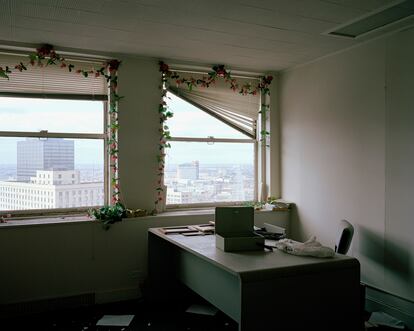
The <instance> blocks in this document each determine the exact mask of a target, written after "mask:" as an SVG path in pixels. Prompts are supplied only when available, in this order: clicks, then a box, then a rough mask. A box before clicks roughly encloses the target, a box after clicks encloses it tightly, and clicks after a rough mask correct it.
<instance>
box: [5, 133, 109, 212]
mask: <svg viewBox="0 0 414 331" xmlns="http://www.w3.org/2000/svg"><path fill="white" fill-rule="evenodd" d="M0 150H1V151H2V155H3V157H2V158H1V159H0V210H2V211H4V210H27V209H55V208H75V207H88V206H100V205H103V204H104V141H103V140H100V139H96V140H95V139H60V138H53V139H37V138H8V137H0Z"/></svg>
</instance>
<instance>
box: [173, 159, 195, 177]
mask: <svg viewBox="0 0 414 331" xmlns="http://www.w3.org/2000/svg"><path fill="white" fill-rule="evenodd" d="M199 177H200V164H199V162H198V161H193V162H191V163H182V164H179V165H178V167H177V178H178V179H192V180H197V179H199Z"/></svg>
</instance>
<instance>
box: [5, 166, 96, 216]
mask: <svg viewBox="0 0 414 331" xmlns="http://www.w3.org/2000/svg"><path fill="white" fill-rule="evenodd" d="M103 204H104V185H103V183H102V182H91V183H81V182H80V174H79V171H77V170H61V171H58V170H37V171H36V176H35V177H31V178H30V181H29V182H13V181H7V182H5V181H0V211H4V210H7V211H12V210H27V209H29V210H30V209H55V208H77V207H88V206H101V205H103Z"/></svg>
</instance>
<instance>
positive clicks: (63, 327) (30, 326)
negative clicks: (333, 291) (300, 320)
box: [0, 300, 395, 331]
mask: <svg viewBox="0 0 414 331" xmlns="http://www.w3.org/2000/svg"><path fill="white" fill-rule="evenodd" d="M196 303H197V304H201V305H204V306H206V307H207V306H209V305H208V303H207V302H200V301H199V302H196ZM187 308H188V305H184V304H176V305H174V306H168V307H159V306H154V305H150V304H148V303H146V302H144V301H136V300H134V301H126V302H120V303H114V304H106V305H95V306H92V307H84V308H79V309H70V310H60V311H53V312H48V313H42V314H36V315H29V316H19V317H15V318H8V319H3V320H2V319H0V330H1V331H15V330H16V331H17V330H18V331H20V330H40V331H75V330H76V331H109V330H112V331H116V330H119V331H138V330H140V331H141V330H148V331H237V330H238V326H237V323H235V322H234V321H233V320H232V319H230V318H229V317H228V316H226V315H224V314H223V313H221V312H220V311H218V312H217V313H216V314H215V315H214V316H212V315H202V314H195V313H189V312H186V310H187ZM104 315H134V318H133V320H132V321H131V323H130V324H129V326H123V327H122V326H97V325H96V323H97V321H98V320H100V319H101V318H102V317H103V316H104ZM367 317H368V316H367ZM311 329H314V328H311ZM316 329H317V328H316ZM385 330H395V329H391V328H384V327H382V328H379V327H375V328H373V327H369V328H366V331H385ZM269 331H272V329H270V328H269ZM280 331H283V330H280ZM332 331H335V330H334V329H332ZM350 331H352V330H350Z"/></svg>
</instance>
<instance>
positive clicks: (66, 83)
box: [0, 54, 108, 99]
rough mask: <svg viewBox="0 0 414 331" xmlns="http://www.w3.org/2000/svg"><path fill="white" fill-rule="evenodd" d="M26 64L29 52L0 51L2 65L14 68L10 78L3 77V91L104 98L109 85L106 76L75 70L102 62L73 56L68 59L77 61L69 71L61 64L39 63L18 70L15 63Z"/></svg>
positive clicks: (1, 91) (0, 90)
mask: <svg viewBox="0 0 414 331" xmlns="http://www.w3.org/2000/svg"><path fill="white" fill-rule="evenodd" d="M20 62H23V64H25V65H26V64H27V63H28V62H29V61H28V57H27V56H19V55H8V54H7V55H6V54H0V67H2V68H3V69H5V67H6V66H9V68H10V69H11V70H12V73H10V74H8V75H9V79H6V78H0V93H1V94H7V93H25V94H38V95H44V96H48V97H50V95H53V94H56V95H79V96H82V97H83V98H86V99H105V98H107V94H108V92H107V91H108V87H107V83H106V80H105V78H104V77H102V76H100V77H95V75H93V74H92V75H90V76H88V77H84V76H83V75H82V74H78V73H76V72H75V71H76V70H77V69H84V70H91V69H92V68H93V67H95V68H99V67H100V66H101V64H100V63H92V62H86V61H77V60H70V61H67V62H68V63H72V64H73V65H75V69H74V70H73V71H72V72H69V71H68V69H67V68H60V65H59V64H57V65H48V66H43V67H40V66H37V65H34V66H32V65H30V64H27V65H26V66H27V70H24V71H22V72H19V71H18V70H17V69H14V66H15V65H16V64H19V63H20Z"/></svg>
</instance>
